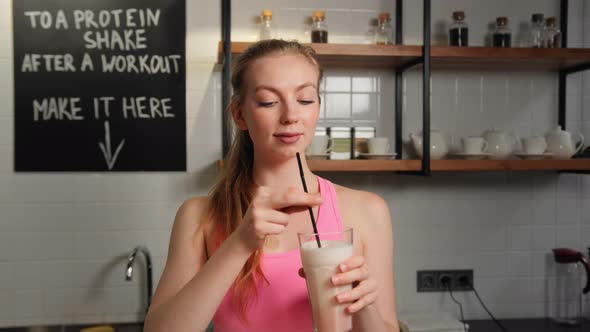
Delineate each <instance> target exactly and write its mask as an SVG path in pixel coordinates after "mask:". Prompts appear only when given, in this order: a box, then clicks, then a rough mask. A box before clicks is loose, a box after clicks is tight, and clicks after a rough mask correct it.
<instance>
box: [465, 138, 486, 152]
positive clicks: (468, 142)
mask: <svg viewBox="0 0 590 332" xmlns="http://www.w3.org/2000/svg"><path fill="white" fill-rule="evenodd" d="M486 151H488V142H486V140H485V138H483V137H478V136H469V137H464V138H463V152H464V153H468V154H478V153H482V152H486Z"/></svg>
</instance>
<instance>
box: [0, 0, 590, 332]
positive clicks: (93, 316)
mask: <svg viewBox="0 0 590 332" xmlns="http://www.w3.org/2000/svg"><path fill="white" fill-rule="evenodd" d="M570 3H571V5H572V10H570V22H571V25H570V35H569V38H570V45H572V46H582V45H583V46H585V47H590V4H589V3H588V2H585V1H582V0H575V1H570ZM393 4H394V1H389V0H387V1H386V0H370V1H356V0H344V1H343V0H323V1H314V0H305V1H299V2H298V3H296V4H295V3H294V2H292V1H289V0H274V1H271V2H267V1H260V0H256V1H249V2H248V4H247V5H245V4H244V3H243V2H238V1H234V2H233V18H232V19H233V31H232V33H233V38H234V39H235V40H254V39H256V34H257V26H256V16H257V15H259V12H260V10H262V9H263V8H269V9H272V10H273V11H274V20H275V22H276V25H277V27H278V28H279V33H280V34H281V35H282V36H284V37H286V38H299V39H300V40H302V41H307V40H308V39H309V32H308V31H307V30H306V29H307V26H306V22H307V20H308V17H309V16H310V15H311V13H312V11H313V10H314V9H317V8H323V9H326V10H327V21H326V22H327V25H328V27H329V29H330V40H331V41H332V42H348V43H367V42H370V36H369V35H368V32H369V31H370V29H371V24H372V23H371V22H372V20H373V19H374V18H375V17H376V15H377V13H378V12H380V11H389V12H391V13H394V9H395V8H394V5H393ZM454 9H464V10H465V11H466V13H467V20H468V22H469V24H470V29H471V31H470V38H471V39H470V42H471V44H472V45H483V44H484V43H485V40H486V34H487V32H488V28H487V25H488V23H489V22H491V21H493V19H494V18H495V17H496V16H499V15H502V14H507V13H509V19H510V26H511V27H512V29H513V31H514V34H515V43H519V42H520V41H521V40H522V38H521V35H522V31H524V30H523V26H525V25H526V22H527V21H528V20H529V18H530V14H531V13H532V12H544V13H545V14H546V15H556V14H558V11H559V2H558V1H557V0H542V1H539V0H521V1H519V2H518V3H517V5H515V3H514V1H509V0H499V1H493V2H492V1H486V0H477V1H473V0H445V1H433V36H434V43H435V44H437V43H438V44H443V43H446V39H447V37H446V34H445V31H446V29H447V26H448V22H449V19H450V13H451V12H452V11H453V10H454ZM11 12H12V11H11V1H10V0H0V45H2V47H0V327H3V326H18V325H33V324H63V323H101V322H123V321H137V320H141V319H143V305H144V303H143V302H142V296H141V294H142V292H143V285H144V281H143V280H144V278H143V277H144V276H143V271H142V270H141V269H138V271H137V272H138V273H137V275H136V276H135V277H134V280H133V281H131V282H126V281H124V278H123V273H124V270H123V269H124V261H125V257H126V255H127V254H128V253H129V251H130V250H131V249H132V248H133V247H134V246H135V245H137V244H144V245H147V246H148V247H149V249H150V250H151V252H152V254H153V256H154V277H155V280H156V281H157V280H158V279H159V277H160V275H161V273H162V269H163V266H164V263H165V256H166V251H167V245H168V238H169V232H170V228H171V224H172V220H173V218H174V215H175V212H176V209H177V207H178V206H179V204H180V203H181V202H182V201H183V200H184V199H186V198H187V197H189V196H192V195H205V194H206V193H207V191H208V190H209V189H210V188H211V186H212V185H213V183H214V178H215V176H216V174H217V171H216V166H215V161H216V160H217V159H218V158H219V157H220V156H221V138H220V136H221V129H220V128H221V126H220V124H221V114H222V113H221V112H222V110H221V98H220V91H221V78H220V72H219V68H218V67H217V66H216V61H217V54H216V52H217V43H218V40H219V36H220V6H219V4H218V3H217V2H213V1H203V0H187V13H188V14H187V98H186V103H187V142H188V144H187V149H188V172H186V173H170V174H168V173H145V174H143V173H132V174H122V173H120V174H119V173H113V174H105V173H96V174H93V173H84V174H42V173H33V174H15V173H13V153H14V149H13V121H14V117H13V105H14V104H13V84H12V70H13V69H12V68H13V63H12V32H11V31H12V30H11V26H12V17H11ZM404 15H405V18H406V20H405V21H404V30H405V33H404V38H405V42H406V43H407V44H417V43H420V42H421V40H422V36H421V30H422V24H421V19H420V18H421V2H420V1H406V2H405V6H404ZM408 18H414V19H408ZM420 75H421V74H420V72H419V71H415V70H413V71H409V72H408V73H406V75H405V76H404V80H403V84H404V96H403V98H404V99H403V101H404V109H403V114H404V133H403V137H404V140H405V141H406V142H405V144H406V145H407V140H408V134H409V133H410V132H417V131H419V130H420V121H421V113H420V110H421V107H422V105H421V100H422V97H421V96H422V86H421V84H422V83H421V76H420ZM351 82H352V83H351ZM394 86H395V82H394V79H393V75H392V74H391V73H388V72H384V71H379V70H361V69H328V70H327V71H326V80H325V86H324V87H323V88H322V91H323V94H324V99H323V100H324V101H325V102H324V104H323V105H322V107H325V110H326V114H325V115H327V117H326V118H324V119H323V122H324V124H327V125H330V124H336V123H338V124H350V123H351V121H350V119H349V118H346V117H349V116H350V114H351V112H352V114H354V116H355V121H356V122H355V123H358V122H360V121H361V120H362V121H363V122H362V123H363V124H365V125H375V126H376V127H377V131H378V134H379V135H386V136H389V137H394V134H395V133H394V128H393V112H392V111H393V108H394V105H393V102H394V99H393V94H392V93H391V92H392V91H393V89H394ZM430 86H431V92H432V98H431V103H432V125H433V127H435V128H437V129H439V130H442V131H443V132H445V133H447V134H448V135H449V136H450V139H451V140H452V142H453V145H454V147H455V148H458V147H460V138H461V137H463V136H466V135H477V134H481V133H482V132H483V130H486V129H489V128H491V127H496V128H501V129H505V130H509V131H511V132H513V133H514V134H516V135H517V136H519V137H522V136H526V135H542V134H544V133H546V132H547V131H548V130H549V129H551V128H553V127H554V124H555V123H556V121H557V120H556V107H557V96H556V91H557V90H556V89H557V81H556V75H555V73H549V72H525V73H511V72H487V71H435V72H433V74H432V81H431V84H430ZM351 101H352V105H351ZM588 109H590V73H585V74H579V75H572V76H570V78H569V79H568V129H570V130H575V131H580V132H582V133H583V134H584V135H585V136H586V137H588V139H590V113H588V112H587V110H588ZM332 115H337V116H345V118H343V119H333V118H330V116H332ZM516 146H517V147H518V144H517V145H516ZM408 152H410V150H407V151H405V154H407V153H408ZM323 176H325V177H328V178H330V179H331V180H332V181H334V182H337V183H339V184H342V185H346V186H352V187H355V188H358V189H363V190H371V191H374V192H376V193H378V194H380V195H382V196H383V197H384V198H385V199H386V200H387V201H388V203H389V205H390V208H391V212H392V221H393V224H394V225H393V226H394V232H395V234H394V239H395V250H396V261H395V268H396V271H397V272H396V287H397V294H398V298H397V301H398V307H399V310H400V311H412V310H420V311H428V310H434V311H440V310H442V311H450V312H452V313H453V314H455V315H458V313H457V308H456V306H455V304H454V303H452V301H451V300H450V298H449V297H448V295H447V294H418V293H416V292H415V284H414V283H415V271H416V270H418V269H436V268H440V269H449V268H472V269H474V273H475V285H476V287H477V288H478V290H479V291H480V293H481V295H482V297H483V298H484V299H485V301H486V303H487V304H488V305H489V307H490V309H491V310H492V311H493V312H494V313H495V314H496V315H497V316H499V317H530V316H539V317H540V316H543V315H545V313H546V308H547V306H548V304H547V303H548V302H547V301H548V298H547V296H548V294H546V292H545V289H546V288H545V287H546V283H547V282H548V281H547V280H549V279H548V278H550V277H553V276H554V271H553V268H554V265H553V263H552V257H551V254H550V249H551V248H554V247H555V246H566V247H573V248H577V249H579V250H582V249H583V248H585V247H586V246H589V245H590V242H588V239H589V238H590V176H588V175H571V174H556V173H553V172H542V173H526V172H525V173H522V172H520V173H519V172H514V173H510V174H505V173H473V174H435V175H434V176H432V177H431V178H421V177H411V176H400V175H394V174H381V175H358V174H355V175H353V174H323ZM41 271H42V273H41ZM459 299H460V300H462V301H463V302H464V309H465V313H466V316H467V317H468V318H485V317H486V315H485V312H483V311H482V309H481V308H480V306H479V304H478V303H477V302H476V300H475V298H474V297H473V296H472V295H470V294H467V293H463V294H460V295H459Z"/></svg>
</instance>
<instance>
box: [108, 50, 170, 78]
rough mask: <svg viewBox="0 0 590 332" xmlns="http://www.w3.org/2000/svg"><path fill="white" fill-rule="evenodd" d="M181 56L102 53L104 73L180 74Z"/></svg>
mask: <svg viewBox="0 0 590 332" xmlns="http://www.w3.org/2000/svg"><path fill="white" fill-rule="evenodd" d="M180 59H181V56H180V55H177V54H172V55H166V56H161V55H137V56H136V55H130V54H128V55H111V56H107V55H105V54H102V55H101V60H102V71H103V72H104V73H112V72H119V73H136V74H178V72H179V71H180V63H179V62H180Z"/></svg>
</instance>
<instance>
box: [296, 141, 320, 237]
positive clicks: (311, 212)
mask: <svg viewBox="0 0 590 332" xmlns="http://www.w3.org/2000/svg"><path fill="white" fill-rule="evenodd" d="M297 165H299V175H300V176H301V183H303V190H304V191H305V192H307V185H306V184H305V176H304V175H303V167H302V166H301V157H300V156H299V152H297ZM307 210H308V211H309V216H310V217H311V225H312V226H313V232H314V233H315V240H316V241H317V243H318V248H321V247H322V244H321V243H320V236H319V234H318V228H317V226H316V225H315V217H314V216H313V211H312V209H311V207H309V206H308V207H307Z"/></svg>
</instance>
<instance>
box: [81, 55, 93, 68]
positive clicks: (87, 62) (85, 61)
mask: <svg viewBox="0 0 590 332" xmlns="http://www.w3.org/2000/svg"><path fill="white" fill-rule="evenodd" d="M87 68H88V69H89V70H90V71H94V62H92V58H91V57H90V54H88V53H84V57H83V58H82V65H81V66H80V71H86V69H87Z"/></svg>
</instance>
